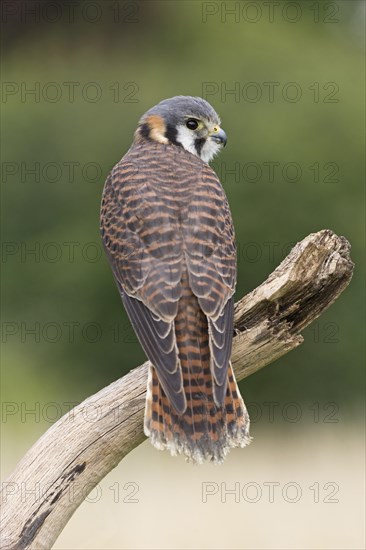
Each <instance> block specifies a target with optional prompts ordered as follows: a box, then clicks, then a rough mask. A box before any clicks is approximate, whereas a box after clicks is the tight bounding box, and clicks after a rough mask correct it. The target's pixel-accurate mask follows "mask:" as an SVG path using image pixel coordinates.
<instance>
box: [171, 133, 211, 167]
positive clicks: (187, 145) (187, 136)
mask: <svg viewBox="0 0 366 550" xmlns="http://www.w3.org/2000/svg"><path fill="white" fill-rule="evenodd" d="M176 139H177V141H178V143H180V144H181V145H182V147H183V148H184V149H185V150H186V151H189V152H190V153H192V154H193V155H196V157H200V158H201V159H202V160H203V161H204V162H207V163H208V162H210V160H212V159H213V157H214V156H215V155H217V153H218V152H219V151H220V149H221V145H220V144H219V143H216V142H215V141H214V140H213V139H210V138H209V137H208V138H207V139H206V141H205V143H204V144H203V147H202V149H201V152H200V154H198V153H197V149H196V146H195V140H196V139H197V136H196V134H195V133H194V132H192V130H190V129H189V128H187V127H186V126H178V128H177V137H176Z"/></svg>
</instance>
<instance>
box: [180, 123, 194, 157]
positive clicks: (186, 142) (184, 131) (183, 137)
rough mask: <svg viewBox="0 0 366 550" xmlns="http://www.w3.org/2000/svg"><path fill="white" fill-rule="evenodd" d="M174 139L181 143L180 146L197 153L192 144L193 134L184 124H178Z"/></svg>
mask: <svg viewBox="0 0 366 550" xmlns="http://www.w3.org/2000/svg"><path fill="white" fill-rule="evenodd" d="M176 140H177V141H178V143H180V144H181V145H182V147H183V148H184V149H185V150H186V151H189V152H190V153H192V154H193V155H196V156H198V155H197V151H196V147H195V146H194V141H195V134H194V133H193V132H192V130H190V129H189V128H187V127H186V126H178V128H177V137H176Z"/></svg>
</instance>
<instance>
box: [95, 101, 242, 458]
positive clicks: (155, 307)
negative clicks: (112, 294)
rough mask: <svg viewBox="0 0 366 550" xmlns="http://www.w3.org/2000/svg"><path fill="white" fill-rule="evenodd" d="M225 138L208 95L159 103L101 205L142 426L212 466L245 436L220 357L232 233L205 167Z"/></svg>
mask: <svg viewBox="0 0 366 550" xmlns="http://www.w3.org/2000/svg"><path fill="white" fill-rule="evenodd" d="M225 144H226V134H225V132H224V130H222V129H221V128H220V119H219V117H218V115H217V113H216V112H215V110H214V109H213V108H212V107H211V105H210V104H209V103H207V101H205V100H203V99H201V98H199V97H189V96H187V97H186V96H177V97H172V98H170V99H165V100H164V101H161V102H160V103H159V104H158V105H156V106H155V107H153V108H152V109H150V110H149V111H147V112H146V113H145V114H144V115H143V116H142V118H141V119H140V121H139V124H138V127H137V130H136V132H135V136H134V141H133V143H132V146H131V148H130V149H129V151H128V152H127V153H126V154H125V156H124V157H123V158H122V160H120V162H119V163H118V164H116V166H115V167H114V168H113V169H112V171H111V173H110V174H109V176H108V178H107V180H106V183H105V187H104V192H103V199H102V207H101V233H102V239H103V243H104V247H105V250H106V253H107V256H108V258H109V261H110V263H111V266H112V270H113V274H114V277H115V280H116V283H117V287H118V290H119V293H120V295H121V298H122V301H123V304H124V306H125V309H126V311H127V314H128V316H129V318H130V321H131V323H132V326H133V328H134V330H135V332H136V335H137V337H138V339H139V341H140V343H141V346H142V347H143V349H144V351H145V353H146V355H147V357H148V358H149V359H150V362H151V365H152V366H151V367H150V371H149V379H148V391H147V398H146V408H145V420H144V431H145V434H146V435H147V436H149V437H150V439H151V442H152V443H153V445H154V446H155V447H157V448H158V449H168V450H169V451H170V452H171V454H172V455H176V454H184V455H185V456H186V457H187V458H188V459H190V460H192V461H193V462H198V463H201V462H204V461H205V460H208V461H212V462H217V463H220V462H222V461H223V459H224V458H225V456H226V454H227V452H228V451H229V450H230V448H232V447H244V446H245V445H247V444H248V443H249V441H250V436H249V416H248V413H247V410H246V408H245V405H244V402H243V399H242V397H241V395H240V393H239V389H238V386H237V384H236V381H235V377H234V373H233V369H232V366H231V363H230V355H231V347H232V338H233V294H234V290H235V284H236V247H235V237H234V229H233V223H232V219H231V213H230V209H229V205H228V202H227V199H226V195H225V192H224V190H223V188H222V186H221V184H220V181H219V180H218V178H217V176H216V174H215V172H214V171H213V170H212V169H211V168H210V166H209V165H208V162H209V161H210V160H211V159H212V158H213V156H214V155H215V154H216V153H218V152H219V151H220V149H221V148H222V147H223V146H224V145H225Z"/></svg>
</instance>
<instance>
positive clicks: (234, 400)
mask: <svg viewBox="0 0 366 550" xmlns="http://www.w3.org/2000/svg"><path fill="white" fill-rule="evenodd" d="M207 377H208V375H207ZM187 378H191V379H194V378H195V375H194V374H193V375H192V374H190V375H188V376H187ZM185 379H186V378H185ZM186 397H187V409H186V411H185V412H184V413H183V414H182V415H178V414H177V413H176V412H175V410H174V408H173V407H172V406H171V405H170V403H169V401H168V399H167V397H166V395H165V394H164V390H163V389H162V387H161V385H160V383H159V380H158V377H157V374H156V371H155V369H154V368H153V367H150V373H149V384H148V396H147V400H146V410H145V426H144V428H145V434H146V435H147V436H149V437H150V439H151V442H152V444H153V445H154V446H155V447H156V448H157V449H159V450H163V449H168V450H169V451H170V453H171V454H172V455H173V456H175V455H178V454H183V455H185V456H186V458H187V459H188V460H190V461H192V462H197V463H202V462H205V461H211V462H214V463H218V464H220V463H222V462H223V460H224V459H225V457H226V455H227V454H228V452H229V451H230V449H231V448H233V447H245V446H246V445H248V444H249V443H250V441H251V438H250V436H249V424H250V422H249V416H248V413H247V410H246V408H245V405H244V402H243V399H242V398H241V396H240V393H239V390H238V387H237V384H236V381H235V378H234V374H233V372H232V367H231V366H230V367H229V371H228V384H227V390H226V396H225V400H224V404H223V406H222V407H217V405H216V404H215V402H214V399H213V397H212V393H211V394H210V393H206V394H205V395H204V396H203V395H202V393H199V394H190V396H188V395H187V394H186ZM203 397H205V398H204V399H203Z"/></svg>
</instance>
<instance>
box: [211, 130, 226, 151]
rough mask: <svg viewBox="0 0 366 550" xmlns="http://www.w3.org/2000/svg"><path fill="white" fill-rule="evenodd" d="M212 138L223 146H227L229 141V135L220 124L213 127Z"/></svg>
mask: <svg viewBox="0 0 366 550" xmlns="http://www.w3.org/2000/svg"><path fill="white" fill-rule="evenodd" d="M210 138H211V139H212V140H213V141H216V143H219V144H220V145H222V146H223V147H225V145H226V143H227V135H226V132H224V130H223V129H222V128H220V127H219V126H217V127H216V128H214V129H213V131H212V132H211V133H210Z"/></svg>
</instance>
